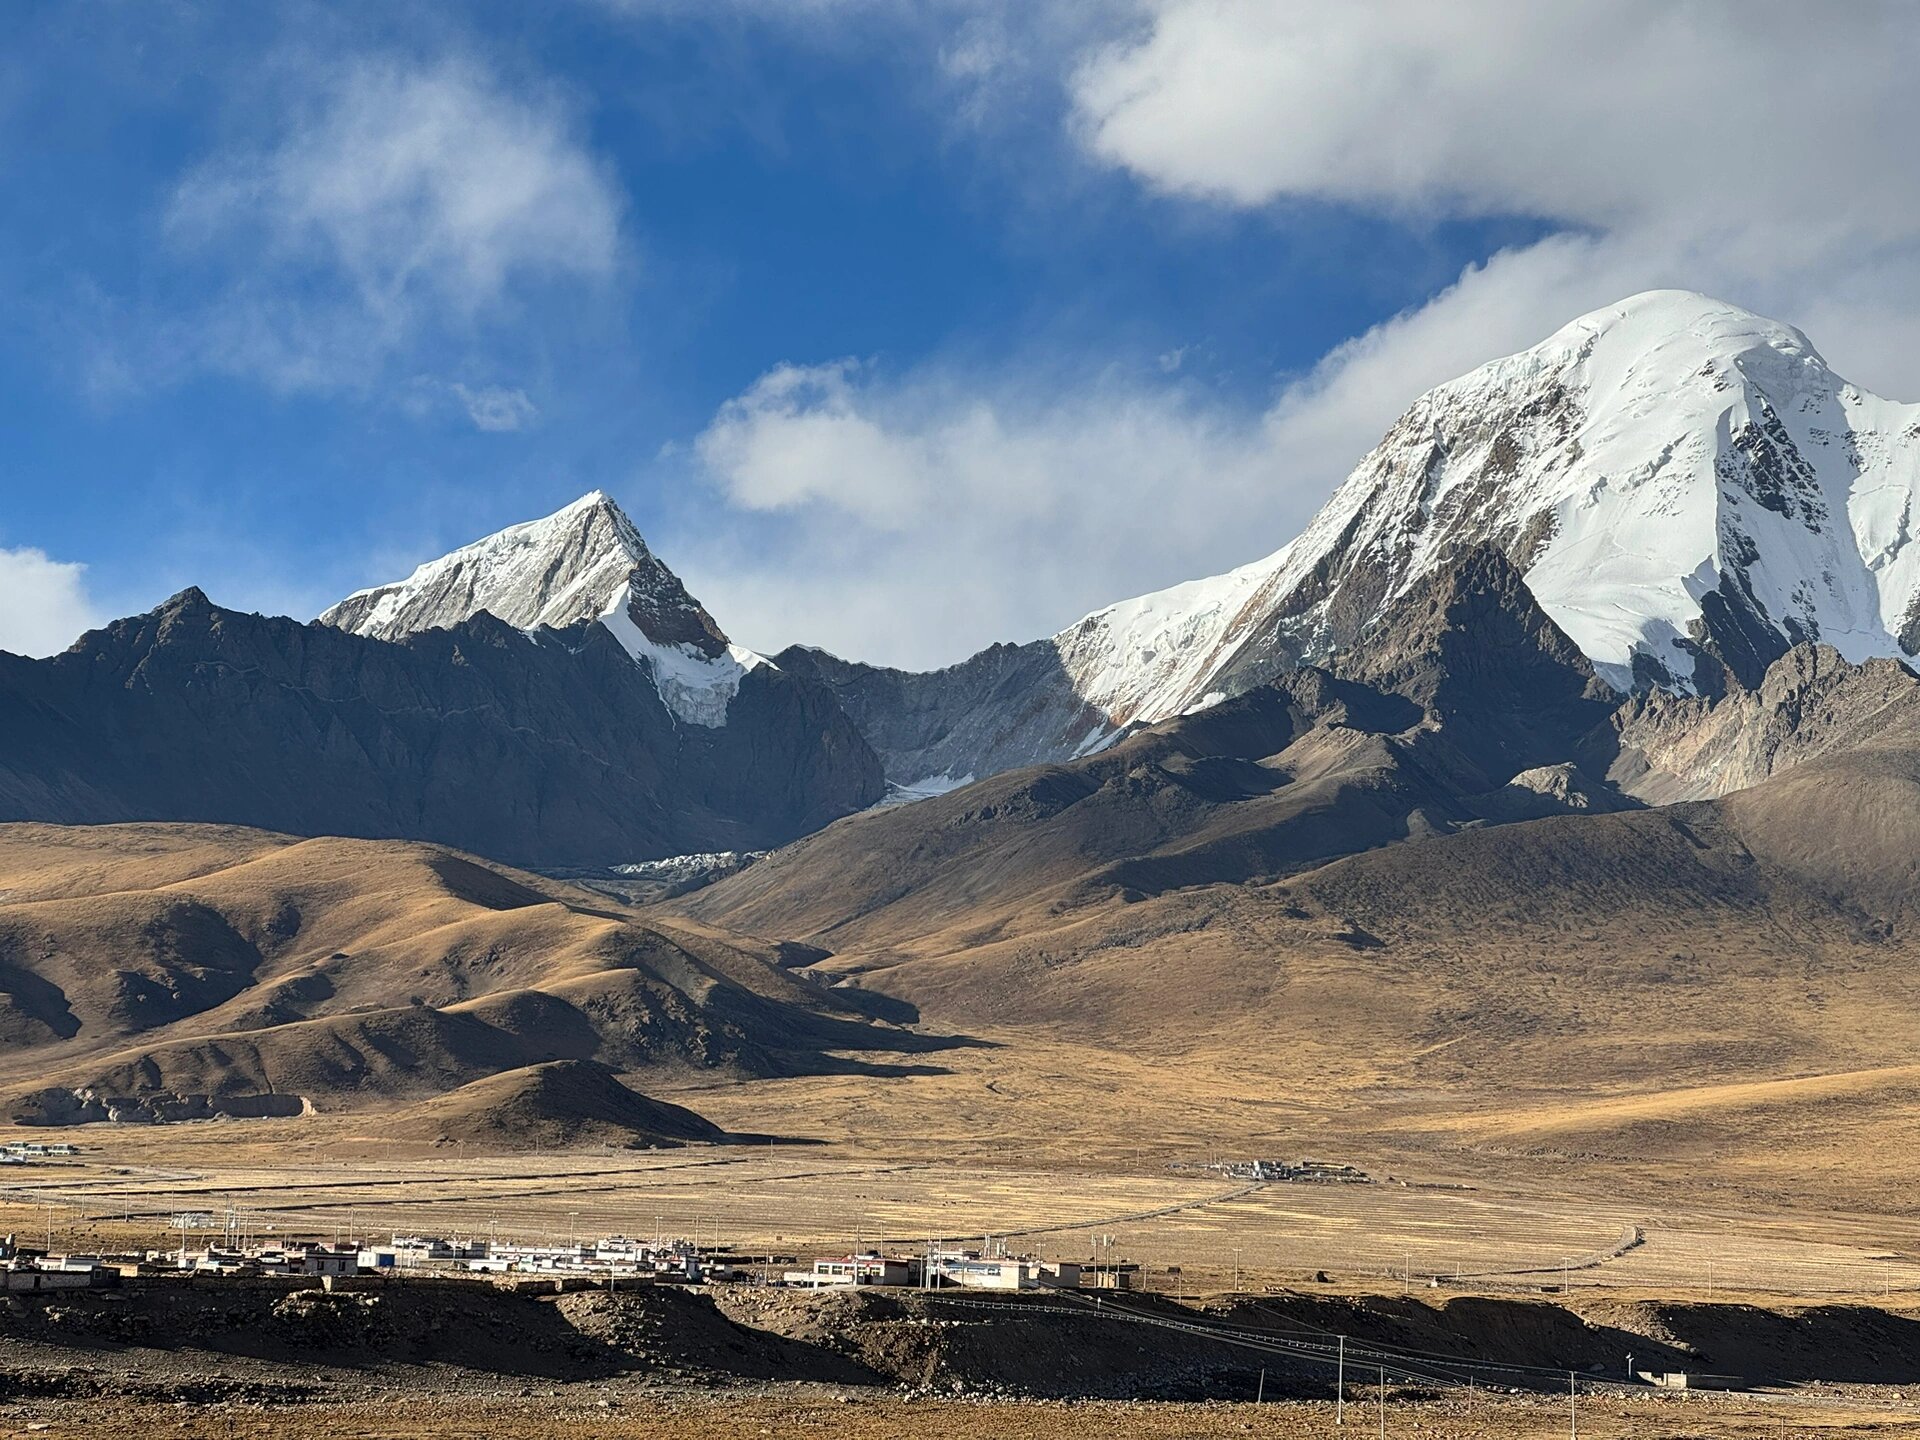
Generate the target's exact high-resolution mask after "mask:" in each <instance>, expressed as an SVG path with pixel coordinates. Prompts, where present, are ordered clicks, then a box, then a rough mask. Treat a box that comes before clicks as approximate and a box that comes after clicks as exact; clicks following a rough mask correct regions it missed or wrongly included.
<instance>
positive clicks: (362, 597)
mask: <svg viewBox="0 0 1920 1440" xmlns="http://www.w3.org/2000/svg"><path fill="white" fill-rule="evenodd" d="M482 610H485V611H487V612H488V613H490V614H492V615H493V616H494V617H495V618H497V619H500V620H504V621H505V622H506V623H507V624H509V625H514V626H517V627H519V628H520V629H523V630H532V629H535V628H537V627H540V626H551V627H554V628H556V629H557V628H563V627H565V626H568V625H576V624H579V623H581V622H582V621H598V622H599V623H600V624H602V625H604V626H605V627H606V628H607V629H608V630H609V631H611V632H612V633H613V635H614V637H615V638H616V639H618V640H619V642H620V643H621V645H622V646H623V647H624V648H625V649H626V651H627V653H628V654H630V655H632V656H633V657H634V659H635V660H636V661H639V662H642V663H644V664H645V665H647V667H648V668H649V669H650V670H651V672H652V674H653V679H654V684H655V686H656V688H657V689H658V690H659V692H660V698H661V700H662V701H663V702H664V703H665V704H666V706H667V708H668V709H669V710H670V711H672V712H673V714H674V715H675V716H676V717H678V718H679V719H681V720H683V721H685V722H687V723H689V724H694V725H704V726H708V727H713V726H719V725H724V724H726V720H727V707H728V705H729V704H730V703H731V701H732V699H733V697H734V695H735V694H737V693H738V692H739V688H740V681H741V678H742V677H743V676H744V675H745V674H746V673H747V671H749V670H751V669H753V668H754V667H755V666H758V665H764V664H766V663H768V662H767V661H766V660H765V659H763V658H762V657H761V656H759V655H756V654H754V653H753V652H752V651H750V650H746V649H743V648H742V647H740V646H737V645H734V644H732V643H731V642H730V641H729V640H728V639H727V637H726V634H725V632H724V631H722V630H721V629H720V627H719V625H718V624H716V623H715V621H714V619H713V617H712V616H711V615H709V614H708V613H707V611H706V608H705V607H704V606H702V605H701V604H700V602H699V601H698V600H695V599H694V598H693V596H691V595H689V594H688V593H687V589H686V587H685V586H684V585H682V584H681V583H680V579H679V577H678V576H676V575H675V574H674V573H673V572H672V571H671V570H669V569H668V568H667V567H666V566H665V565H664V564H663V563H661V561H660V560H659V558H658V557H657V556H655V555H654V553H653V552H652V551H651V550H650V549H648V548H647V543H646V541H645V540H644V539H642V538H641V536H640V532H639V530H637V529H636V528H635V527H634V524H633V522H632V521H631V520H629V519H628V518H627V516H626V514H625V512H623V511H622V510H621V509H620V507H619V506H618V505H617V504H615V503H614V501H613V499H612V497H610V496H609V495H607V494H606V493H605V492H604V491H600V490H595V491H592V492H590V493H588V494H586V495H583V496H581V497H580V498H579V499H578V500H576V501H574V502H573V503H572V504H571V505H568V506H566V507H564V508H563V509H560V510H557V511H555V512H554V513H553V514H551V515H548V516H546V517H544V518H543V519H539V520H529V521H527V522H525V523H524V524H520V525H511V526H508V527H507V528H506V529H505V530H502V531H499V532H498V533H497V534H493V535H489V536H487V537H486V538H485V539H482V540H476V541H474V542H473V543H472V544H471V545H464V546H462V547H461V548H460V549H458V550H455V551H453V552H452V553H450V554H447V555H443V556H441V557H440V558H439V559H437V560H429V561H428V562H427V563H426V564H424V565H421V566H420V567H419V568H417V569H416V570H415V571H414V572H413V573H412V574H411V575H409V576H408V577H407V578H406V579H405V580H400V581H396V582H394V583H392V584H387V585H377V586H374V587H372V588H371V589H367V590H361V591H358V592H357V593H355V594H353V595H349V596H348V597H347V598H346V599H345V600H342V601H341V602H340V603H339V604H338V605H335V606H334V607H333V608H332V609H330V610H328V611H327V612H326V613H325V614H323V615H322V616H321V617H320V619H321V621H322V623H324V624H328V625H333V626H336V627H337V628H339V629H342V630H350V631H353V632H354V633H355V634H359V635H367V636H372V637H373V638H375V639H381V640H395V639H399V638H400V637H401V636H404V635H411V634H415V633H417V632H419V631H422V630H428V629H433V628H436V627H437V628H445V627H448V626H452V625H457V624H459V623H460V622H461V621H463V620H466V619H469V618H471V617H472V616H474V615H476V614H478V613H479V612H480V611H482Z"/></svg>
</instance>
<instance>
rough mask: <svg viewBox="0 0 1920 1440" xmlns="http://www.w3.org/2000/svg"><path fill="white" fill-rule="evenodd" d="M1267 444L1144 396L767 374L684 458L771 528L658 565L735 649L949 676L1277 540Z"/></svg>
mask: <svg viewBox="0 0 1920 1440" xmlns="http://www.w3.org/2000/svg"><path fill="white" fill-rule="evenodd" d="M1156 375H1157V372H1156ZM1265 431H1266V425H1265V422H1264V420H1263V419H1262V418H1261V416H1260V415H1259V414H1258V413H1257V412H1255V413H1236V412H1234V411H1232V410H1230V409H1227V408H1224V407H1221V406H1218V405H1216V404H1212V403H1209V402H1208V401H1207V400H1206V399H1205V398H1204V397H1203V395H1202V394H1201V393H1200V392H1199V391H1197V390H1190V389H1187V388H1183V387H1179V386H1173V385H1168V384H1167V383H1165V382H1164V380H1159V379H1158V378H1156V380H1155V382H1154V383H1152V384H1148V383H1146V381H1145V380H1144V378H1142V377H1130V376H1115V375H1108V376H1102V377H1097V378H1094V379H1092V380H1072V379H1066V380H1060V379H1056V378H1054V377H1051V376H1048V375H1046V374H1045V373H1044V372H1043V371H1041V370H1039V369H1038V368H1037V367H1036V369H1035V370H1034V371H1033V372H1031V373H1027V374H1022V375H1003V376H1000V377H998V378H997V379H994V380H988V379H986V378H984V377H982V376H980V375H978V374H971V373H969V374H959V373H952V372H949V371H946V370H943V369H941V368H939V367H932V368H929V369H924V370H922V371H920V372H918V373H916V374H913V375H910V376H907V377H904V378H901V379H898V380H894V379H889V378H887V377H885V376H883V375H880V374H877V373H876V372H875V371H874V370H873V369H872V368H871V367H868V366H865V365H860V364H856V363H854V362H848V361H843V362H839V363H835V364H829V365H819V366H812V367H798V366H781V367H779V368H777V369H775V370H773V371H771V372H769V373H768V374H767V375H765V376H763V377H762V378H761V379H760V380H759V381H758V382H757V383H756V384H754V385H753V386H752V387H751V388H750V389H749V390H748V391H747V392H746V393H745V394H743V395H742V396H740V397H739V398H738V399H736V400H733V401H731V402H729V403H728V404H727V405H726V406H724V407H723V408H722V410H721V411H720V413H719V414H718V415H717V416H716V418H715V420H714V422H713V424H712V426H711V427H709V429H708V430H707V431H706V433H705V434H704V435H702V436H701V437H700V440H699V442H698V444H697V446H696V451H697V455H698V458H699V460H700V462H701V464H702V466H703V467H704V478H705V479H706V480H707V482H708V483H710V484H711V485H713V486H715V487H716V488H717V489H718V490H719V492H720V494H721V496H722V497H723V498H724V499H725V500H726V501H727V502H728V503H729V504H730V505H731V506H733V507H735V509H736V511H746V512H752V513H754V514H757V515H758V516H760V517H761V520H762V521H763V522H764V523H762V524H759V525H756V526H753V527H751V528H752V529H753V532H754V533H753V535H752V538H751V539H750V540H742V539H738V538H734V536H733V533H732V532H734V531H736V530H737V529H738V528H739V527H736V526H728V527H725V529H724V530H722V531H716V530H713V529H708V530H703V531H689V532H688V533H683V534H675V535H670V536H666V537H663V549H664V550H665V551H666V553H669V554H671V555H672V557H673V563H674V565H675V567H676V568H678V569H681V570H683V571H684V572H685V573H686V575H687V577H688V580H689V584H690V585H692V586H693V588H694V590H695V593H697V594H698V593H704V594H706V595H707V597H708V598H709V600H710V601H711V602H712V603H713V604H714V605H715V606H716V609H717V612H718V613H720V614H721V616H722V618H723V623H725V624H726V625H727V626H728V628H729V630H730V632H731V633H734V634H735V635H736V636H737V638H740V639H741V640H743V641H744V642H745V643H748V644H751V645H755V646H763V647H767V648H775V647H778V646H780V645H783V644H786V643H789V642H792V641H805V642H807V643H810V644H819V645H824V646H826V647H827V648H829V649H832V650H835V651H837V652H839V653H841V654H845V655H850V656H854V657H857V658H860V659H868V660H876V661H884V662H887V663H892V664H901V665H934V664H945V663H949V662H951V661H954V660H958V659H960V658H962V657H964V656H965V655H967V654H969V653H971V652H972V651H973V650H975V649H977V648H979V647H981V646H984V645H987V644H990V643H992V642H994V641H996V640H1005V639H1030V638H1032V637H1033V636H1034V635H1037V634H1041V633H1045V632H1047V631H1049V630H1051V629H1053V628H1056V627H1057V626H1060V625H1064V624H1066V623H1068V622H1070V621H1072V620H1074V619H1076V618H1077V617H1078V616H1079V615H1081V614H1083V613H1085V612H1086V611H1088V610H1090V609H1094V608H1096V607H1098V606H1100V605H1104V604H1106V603H1108V602H1110V601H1112V600H1115V599H1117V598H1119V597H1121V596H1123V595H1127V594H1132V593H1134V592H1136V591H1138V590H1141V589H1143V588H1148V587H1151V586H1155V585H1162V584H1170V583H1172V582H1174V581H1177V580H1182V579H1185V578H1188V577H1189V576H1192V575H1195V574H1201V573H1205V572H1208V571H1210V570H1214V569H1218V568H1220V567H1221V565H1223V564H1225V563H1228V562H1229V560H1230V559H1244V558H1248V557H1247V556H1245V555H1242V554H1238V553H1237V552H1238V551H1239V550H1241V549H1244V548H1245V546H1246V545H1247V544H1248V543H1249V542H1248V540H1247V537H1248V536H1249V535H1271V534H1273V533H1275V532H1276V531H1278V532H1280V533H1282V534H1284V533H1287V532H1289V531H1290V530H1291V529H1292V528H1293V527H1295V526H1297V525H1298V524H1299V523H1300V522H1301V521H1302V520H1303V519H1304V518H1305V513H1306V512H1305V511H1304V510H1303V508H1302V505H1301V496H1300V494H1299V493H1298V491H1297V490H1295V489H1294V488H1293V487H1290V486H1289V485H1287V484H1285V483H1284V479H1283V478H1282V477H1277V476H1276V475H1275V473H1274V466H1273V459H1272V454H1271V445H1270V442H1269V441H1268V439H1267V437H1266V433H1265ZM1223 517H1228V518H1227V519H1226V521H1225V523H1223Z"/></svg>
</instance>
